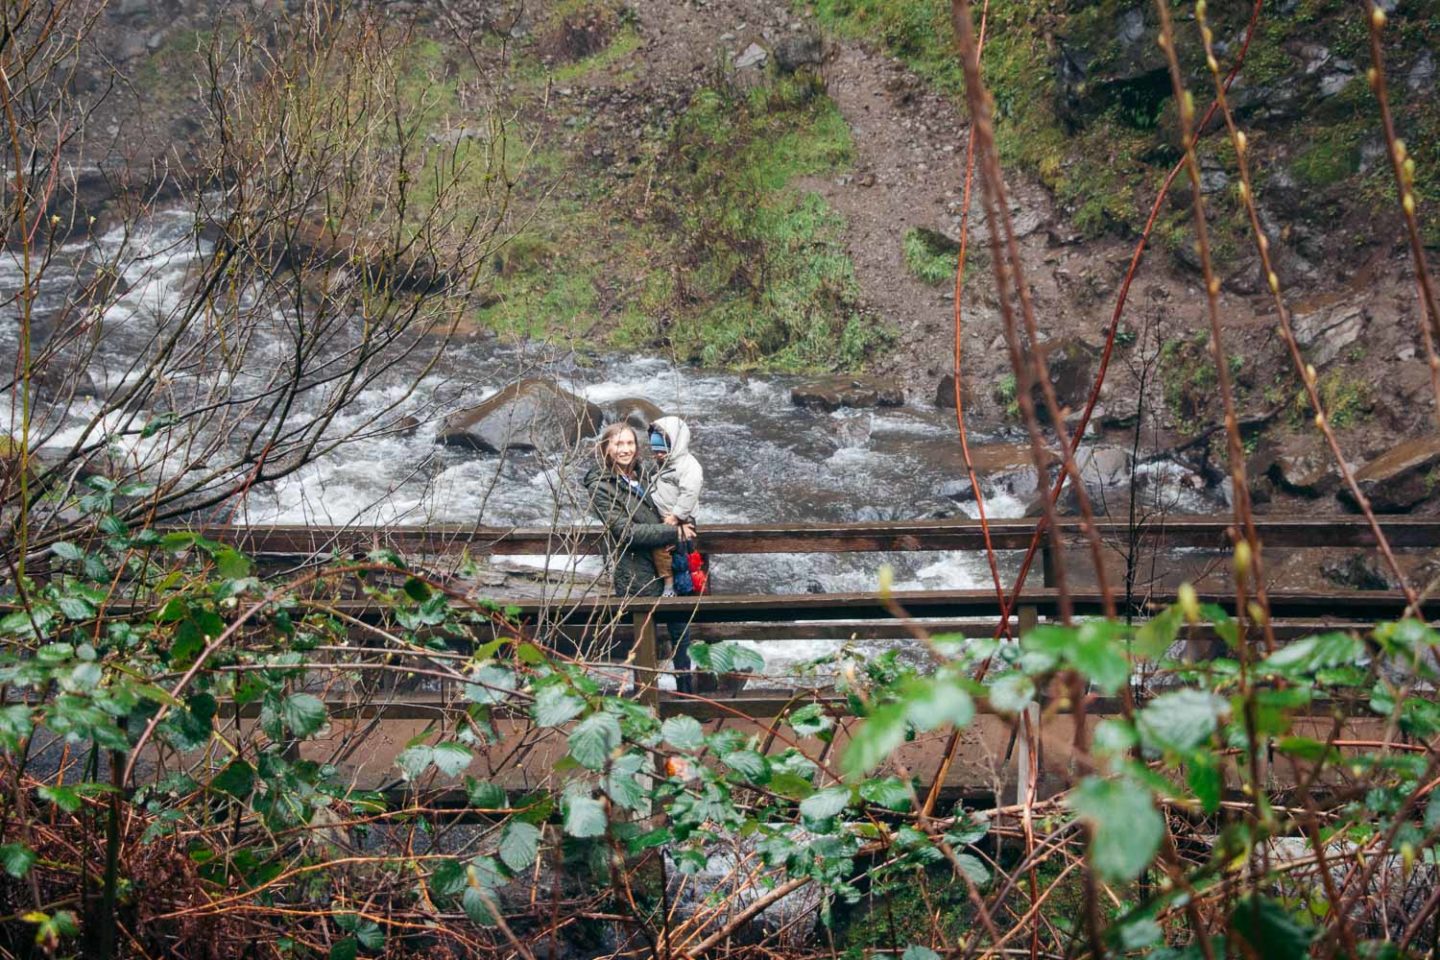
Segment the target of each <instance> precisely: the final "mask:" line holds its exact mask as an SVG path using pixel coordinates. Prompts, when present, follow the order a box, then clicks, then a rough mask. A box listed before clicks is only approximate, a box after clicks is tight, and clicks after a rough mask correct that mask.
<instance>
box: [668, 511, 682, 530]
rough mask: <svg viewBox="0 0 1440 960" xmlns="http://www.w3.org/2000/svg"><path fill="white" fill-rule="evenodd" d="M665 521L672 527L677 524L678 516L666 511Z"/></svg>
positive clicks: (678, 521)
mask: <svg viewBox="0 0 1440 960" xmlns="http://www.w3.org/2000/svg"><path fill="white" fill-rule="evenodd" d="M665 522H666V523H668V524H670V526H672V527H674V526H678V525H679V524H680V518H679V517H677V516H675V514H673V513H667V514H665Z"/></svg>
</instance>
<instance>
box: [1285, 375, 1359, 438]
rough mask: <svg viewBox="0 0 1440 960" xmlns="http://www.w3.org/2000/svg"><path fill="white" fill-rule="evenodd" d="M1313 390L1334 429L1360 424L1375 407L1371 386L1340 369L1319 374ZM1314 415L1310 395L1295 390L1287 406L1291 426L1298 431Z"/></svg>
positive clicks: (1300, 389) (1303, 391)
mask: <svg viewBox="0 0 1440 960" xmlns="http://www.w3.org/2000/svg"><path fill="white" fill-rule="evenodd" d="M1315 390H1316V392H1317V393H1319V394H1320V403H1321V404H1322V405H1323V406H1324V407H1325V416H1326V417H1327V418H1329V420H1330V425H1331V426H1333V427H1348V426H1352V425H1353V424H1356V423H1360V422H1362V421H1363V420H1364V419H1365V418H1366V417H1368V416H1369V415H1370V411H1371V410H1372V409H1373V408H1374V405H1375V394H1374V391H1373V389H1372V388H1371V386H1370V384H1369V383H1367V382H1366V381H1365V380H1362V379H1359V378H1357V377H1354V376H1351V375H1350V374H1348V373H1347V372H1346V371H1345V370H1342V369H1335V370H1330V371H1328V372H1326V373H1324V374H1322V375H1321V376H1320V379H1318V380H1317V381H1316V382H1315ZM1314 415H1315V411H1314V409H1312V408H1311V406H1310V395H1309V394H1308V393H1307V392H1306V391H1305V389H1304V388H1303V387H1301V388H1298V389H1296V391H1295V396H1294V398H1293V399H1292V400H1291V403H1290V422H1291V423H1292V424H1293V425H1295V426H1297V427H1298V426H1299V425H1301V424H1303V423H1304V422H1305V421H1307V420H1309V419H1310V418H1311V417H1313V416H1314Z"/></svg>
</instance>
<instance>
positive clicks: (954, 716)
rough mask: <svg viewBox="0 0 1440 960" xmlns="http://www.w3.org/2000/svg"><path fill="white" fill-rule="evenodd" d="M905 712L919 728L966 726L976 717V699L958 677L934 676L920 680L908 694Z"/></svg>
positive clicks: (922, 729) (916, 727)
mask: <svg viewBox="0 0 1440 960" xmlns="http://www.w3.org/2000/svg"><path fill="white" fill-rule="evenodd" d="M904 702H905V715H906V717H907V719H909V721H910V722H911V723H912V724H914V725H915V729H916V730H921V731H925V730H934V729H937V728H939V727H943V726H946V725H954V726H957V727H963V726H965V725H966V724H968V723H969V722H970V721H971V720H973V719H975V701H974V700H972V699H970V694H969V693H967V692H965V689H964V688H963V687H961V686H960V684H959V683H957V682H956V681H955V680H953V679H950V678H947V677H930V678H927V679H925V680H922V681H920V682H918V683H917V684H916V685H915V686H914V688H913V689H908V690H907V691H906V695H905V701H904Z"/></svg>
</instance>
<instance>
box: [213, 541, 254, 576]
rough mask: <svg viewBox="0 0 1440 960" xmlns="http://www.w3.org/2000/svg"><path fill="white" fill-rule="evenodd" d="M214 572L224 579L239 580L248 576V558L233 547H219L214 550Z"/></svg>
mask: <svg viewBox="0 0 1440 960" xmlns="http://www.w3.org/2000/svg"><path fill="white" fill-rule="evenodd" d="M214 557H215V572H216V573H218V574H219V575H220V576H221V578H222V579H225V580H240V579H242V578H244V577H248V576H250V560H249V558H247V557H246V556H245V555H244V554H243V553H241V552H240V551H239V550H236V549H234V548H233V547H221V548H220V549H219V550H216V551H215V554H214Z"/></svg>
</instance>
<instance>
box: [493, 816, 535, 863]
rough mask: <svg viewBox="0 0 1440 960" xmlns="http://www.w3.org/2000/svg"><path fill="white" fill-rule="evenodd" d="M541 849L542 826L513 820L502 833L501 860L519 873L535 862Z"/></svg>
mask: <svg viewBox="0 0 1440 960" xmlns="http://www.w3.org/2000/svg"><path fill="white" fill-rule="evenodd" d="M539 849H540V828H539V827H537V826H535V825H534V824H530V823H522V822H521V821H519V820H511V821H510V822H509V823H507V824H505V829H504V830H503V831H502V832H501V833H500V861H501V862H502V863H504V864H505V866H507V867H509V868H510V869H511V870H513V871H515V872H516V873H519V872H520V871H521V870H524V869H525V868H527V867H529V866H530V864H532V863H534V862H535V854H536V853H537V852H538V851H539Z"/></svg>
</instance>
